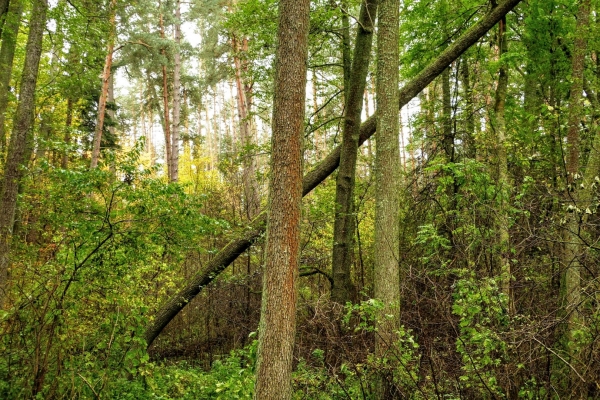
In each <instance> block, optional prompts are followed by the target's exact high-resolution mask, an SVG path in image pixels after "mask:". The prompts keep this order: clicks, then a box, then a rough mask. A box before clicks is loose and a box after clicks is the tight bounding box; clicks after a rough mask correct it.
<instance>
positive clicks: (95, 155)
mask: <svg viewBox="0 0 600 400" xmlns="http://www.w3.org/2000/svg"><path fill="white" fill-rule="evenodd" d="M116 8H117V0H111V2H110V10H109V15H110V21H109V24H110V33H109V37H108V49H107V53H106V60H105V61H104V70H103V71H102V91H101V92H100V100H99V101H98V116H97V117H96V129H95V130H94V143H93V147H92V158H91V161H90V168H96V167H97V166H98V161H99V159H100V143H101V142H102V130H103V128H104V117H105V115H106V102H107V100H108V84H109V80H110V74H111V70H112V62H113V52H114V49H115V37H116V19H117V10H116Z"/></svg>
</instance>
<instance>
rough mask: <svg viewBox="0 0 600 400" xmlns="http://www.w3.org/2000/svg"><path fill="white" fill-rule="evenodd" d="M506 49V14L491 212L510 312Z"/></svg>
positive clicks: (501, 29) (501, 40)
mask: <svg viewBox="0 0 600 400" xmlns="http://www.w3.org/2000/svg"><path fill="white" fill-rule="evenodd" d="M507 51H508V42H507V40H506V18H503V19H502V20H501V21H500V23H499V24H498V57H499V59H500V69H499V70H498V85H497V87H496V100H495V104H494V114H495V121H494V122H495V123H494V132H495V134H496V143H495V146H496V162H497V163H498V172H497V185H498V190H499V192H500V194H499V196H498V201H499V204H498V210H497V212H496V213H495V221H494V224H495V226H496V232H497V234H498V237H497V241H498V249H497V252H496V256H495V258H496V262H495V264H496V267H497V268H498V272H499V273H500V276H501V282H502V283H501V286H502V292H503V293H504V294H505V295H506V296H507V297H508V309H509V312H513V311H514V310H513V308H514V307H513V301H512V294H511V290H510V279H511V278H510V277H511V268H510V257H509V250H510V236H509V231H508V228H509V226H508V225H509V216H508V206H509V202H508V200H509V189H510V180H509V176H508V158H507V154H506V119H505V116H504V114H505V113H504V109H505V103H506V92H507V89H508V66H507V65H506V63H505V62H503V61H502V56H503V55H504V54H506V52H507Z"/></svg>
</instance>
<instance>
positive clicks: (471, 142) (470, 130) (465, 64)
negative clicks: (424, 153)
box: [461, 56, 477, 160]
mask: <svg viewBox="0 0 600 400" xmlns="http://www.w3.org/2000/svg"><path fill="white" fill-rule="evenodd" d="M461 76H462V83H463V90H464V92H463V96H464V99H465V115H464V120H465V125H464V126H465V133H464V136H463V147H464V156H465V158H469V159H472V160H474V159H475V156H476V154H477V151H476V147H475V137H474V135H475V106H474V105H473V86H472V83H471V71H470V70H469V57H467V56H465V57H463V58H462V66H461Z"/></svg>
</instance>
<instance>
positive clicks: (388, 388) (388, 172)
mask: <svg viewBox="0 0 600 400" xmlns="http://www.w3.org/2000/svg"><path fill="white" fill-rule="evenodd" d="M399 6H400V5H399V3H398V1H396V0H381V2H380V3H379V10H378V13H379V15H378V22H377V24H378V28H377V88H376V93H377V133H376V135H375V137H376V140H375V254H374V258H375V272H374V274H375V276H374V285H373V286H374V295H375V298H376V299H378V300H381V301H382V302H383V304H384V308H383V310H382V312H381V315H380V319H379V321H378V326H377V328H378V330H377V335H376V336H375V355H376V356H377V357H381V358H388V359H393V357H390V354H389V351H390V347H391V346H393V345H394V344H395V343H396V331H397V330H398V328H399V325H400V269H399V261H400V257H399V256H400V255H399V249H400V215H399V213H400V145H399V142H398V135H399V133H400V125H399V116H398V113H399V109H398V89H397V88H398V68H399V65H398V60H399V54H398V48H399V40H398V38H399V24H400V7H399ZM388 316H393V317H391V318H389V317H388ZM393 389H394V385H393V377H392V376H386V375H382V376H380V377H379V382H378V388H377V397H378V398H379V399H391V398H394V397H397V396H398V395H399V393H395V392H394V390H393Z"/></svg>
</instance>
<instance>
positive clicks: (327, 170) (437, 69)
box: [144, 0, 521, 346]
mask: <svg viewBox="0 0 600 400" xmlns="http://www.w3.org/2000/svg"><path fill="white" fill-rule="evenodd" d="M520 2H521V0H506V1H504V2H502V3H501V4H499V5H498V7H496V8H494V9H493V10H492V11H491V12H490V13H489V14H487V15H486V16H485V17H483V18H482V19H481V20H480V21H479V22H478V23H477V24H475V25H474V26H473V27H472V28H471V29H469V30H468V31H467V32H465V33H464V34H463V35H462V36H460V37H459V38H458V39H457V40H456V42H454V43H453V44H452V45H450V46H449V47H448V48H447V49H446V50H444V51H443V52H442V53H441V54H440V55H439V56H438V57H437V58H436V59H435V60H433V61H432V62H431V63H430V64H429V65H428V66H427V67H425V68H424V69H423V70H422V71H421V72H420V73H419V74H417V76H415V77H414V78H413V79H412V80H410V81H409V82H408V83H407V84H406V85H404V86H403V87H402V89H400V91H399V92H398V103H399V104H398V105H399V108H402V107H404V106H405V105H406V104H408V102H409V101H410V100H412V99H413V98H414V97H415V96H416V95H418V94H419V92H421V91H422V90H423V89H424V88H426V87H427V85H429V84H430V83H431V82H432V81H433V80H434V79H435V78H437V77H438V76H439V75H440V74H441V73H442V71H443V70H444V69H446V68H447V67H448V66H449V65H450V64H451V63H452V62H454V60H456V59H457V58H458V57H460V56H461V55H462V54H463V53H464V52H465V51H466V50H467V49H468V48H469V47H471V46H472V45H473V44H474V43H476V42H477V41H478V40H479V39H480V38H481V37H482V36H483V35H485V34H486V33H487V32H488V31H489V30H490V29H491V28H492V27H493V26H494V25H496V24H497V23H498V21H500V19H501V18H502V17H504V15H506V13H508V12H509V11H510V10H512V9H513V8H514V7H515V6H516V5H517V4H519V3H520ZM376 126H377V122H376V118H375V117H374V116H371V117H370V118H369V119H367V120H366V121H365V122H364V123H363V124H362V125H361V127H360V138H359V144H363V143H364V142H365V141H366V140H367V139H369V138H370V137H371V136H372V135H373V134H374V133H375V128H376ZM340 152H341V146H338V147H337V148H336V149H334V150H333V151H332V152H331V153H330V154H329V155H328V156H327V157H325V159H323V161H321V163H319V165H317V166H316V167H315V168H314V169H313V170H311V171H309V172H308V173H307V174H306V175H305V176H304V179H303V181H302V185H303V189H302V195H303V196H306V195H307V194H308V193H310V192H311V191H312V190H313V189H314V188H315V187H317V185H319V184H320V183H321V182H323V180H325V179H326V178H327V177H328V176H329V175H331V174H332V173H333V171H335V170H336V168H337V167H338V166H339V164H340ZM265 221H266V213H265V212H264V211H263V212H262V213H260V214H259V215H258V216H257V217H256V218H255V219H254V221H252V223H251V224H250V225H249V227H248V229H247V230H245V231H244V232H242V233H240V234H239V235H238V236H237V237H236V238H234V239H233V240H231V241H230V242H229V243H227V245H225V246H224V247H223V248H222V249H221V250H220V251H219V252H218V253H217V254H216V255H215V256H214V257H213V258H212V259H211V260H210V262H208V263H207V264H206V265H204V266H203V267H202V269H201V270H200V271H198V273H197V274H196V275H194V276H193V277H192V278H190V279H189V282H188V283H187V284H186V285H185V286H184V287H183V288H181V290H180V291H179V292H177V293H176V294H175V295H173V296H172V297H171V298H170V299H169V300H168V301H167V302H166V303H165V304H164V305H163V306H162V307H161V308H160V309H159V310H158V311H156V313H155V314H154V316H153V318H152V322H150V324H149V325H148V326H147V328H146V332H145V334H144V338H145V339H146V343H147V344H148V346H150V345H151V344H152V342H153V341H154V339H156V337H157V336H158V335H159V334H160V332H161V331H162V330H163V329H164V328H165V326H167V324H168V323H169V322H170V321H171V320H172V319H173V318H174V317H175V316H176V315H177V314H178V313H179V312H180V311H181V310H182V309H183V308H184V307H185V306H186V305H187V304H188V303H189V302H190V301H191V300H192V299H193V298H194V297H196V296H197V295H198V293H200V292H201V291H202V288H204V287H206V285H208V284H209V283H210V282H212V281H213V280H214V279H215V278H216V277H217V276H218V275H219V274H220V273H221V272H222V271H223V270H224V269H225V268H227V266H229V264H231V263H232V262H233V261H234V260H235V259H236V258H237V257H239V256H240V255H241V254H243V253H244V252H245V251H246V250H247V249H248V248H249V247H250V246H251V245H252V244H253V243H254V241H255V240H256V239H257V238H258V237H260V235H262V234H263V233H264V231H265Z"/></svg>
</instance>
